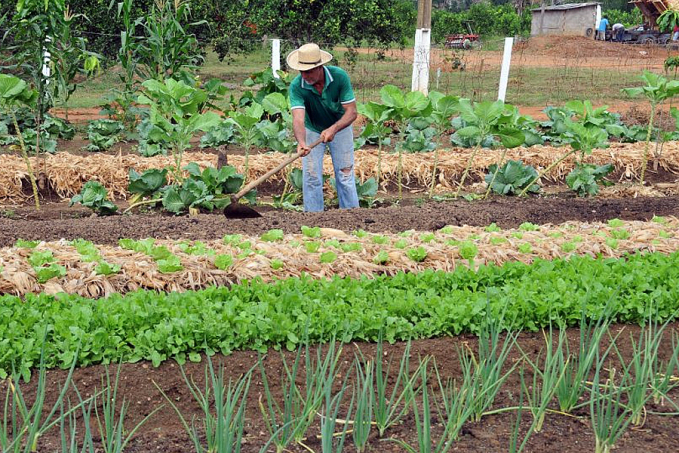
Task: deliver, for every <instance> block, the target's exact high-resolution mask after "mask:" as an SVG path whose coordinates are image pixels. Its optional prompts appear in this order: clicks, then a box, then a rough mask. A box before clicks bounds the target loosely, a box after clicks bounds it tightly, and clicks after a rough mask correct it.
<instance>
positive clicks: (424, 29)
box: [411, 0, 432, 95]
mask: <svg viewBox="0 0 679 453" xmlns="http://www.w3.org/2000/svg"><path fill="white" fill-rule="evenodd" d="M431 1H432V0H419V3H418V8H417V30H415V47H414V51H413V78H412V86H411V90H412V91H420V92H422V93H423V94H425V95H426V94H427V93H428V92H429V56H430V51H431Z"/></svg>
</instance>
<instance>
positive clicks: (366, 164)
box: [0, 142, 679, 202]
mask: <svg viewBox="0 0 679 453" xmlns="http://www.w3.org/2000/svg"><path fill="white" fill-rule="evenodd" d="M502 152H503V151H502V150H491V149H484V150H483V151H482V152H480V153H479V154H478V155H477V156H476V158H475V159H474V162H473V166H472V167H471V168H470V174H471V175H474V176H475V178H477V179H478V178H482V177H483V175H484V174H486V173H487V169H488V167H489V166H490V165H491V164H494V163H498V162H500V160H501V154H502ZM643 152H644V150H643V146H642V145H639V144H612V145H611V147H610V148H608V149H597V150H594V152H593V153H592V155H591V156H588V157H587V158H586V161H587V162H589V163H593V164H596V165H603V164H606V163H608V162H613V165H614V166H615V168H616V170H617V171H618V172H620V173H622V174H624V175H625V176H626V177H629V178H631V177H636V176H637V175H638V173H639V172H640V170H641V165H642V158H643ZM471 153H472V151H471V150H469V149H464V148H452V149H450V150H449V151H443V152H441V153H439V154H438V157H436V155H435V153H433V152H426V153H419V154H416V155H412V154H405V155H403V156H402V159H403V168H402V171H403V181H404V184H405V185H406V186H415V187H429V185H430V184H431V175H432V169H433V167H434V164H435V160H437V162H436V168H437V181H436V183H437V191H439V192H441V191H446V190H448V191H450V190H452V189H453V188H455V187H456V181H458V180H459V178H460V176H461V175H462V173H463V171H464V169H465V165H466V163H467V162H468V160H469V157H470V155H471ZM563 153H565V151H564V150H563V149H558V148H553V147H548V146H535V147H532V148H530V149H526V148H516V149H509V150H506V158H505V160H521V161H523V162H524V163H525V164H527V165H532V166H533V167H535V168H546V167H547V166H549V165H550V164H552V163H553V162H554V161H555V160H556V159H557V158H558V156H560V155H562V154H563ZM285 157H286V155H285V154H280V153H271V154H255V155H252V156H250V157H249V164H248V171H247V180H248V181H251V180H253V179H255V178H257V177H258V176H261V175H263V174H264V173H265V172H266V171H268V170H269V169H271V168H273V167H274V166H275V165H276V164H277V163H279V162H280V161H281V160H283V159H284V158H285ZM190 159H191V161H192V162H196V163H197V164H198V165H199V166H200V167H201V168H205V167H207V166H214V165H216V163H217V156H216V155H214V154H204V153H191V155H190ZM655 159H656V161H657V164H658V165H659V167H660V168H663V169H665V170H669V171H672V172H679V144H678V142H667V143H665V144H664V145H663V152H662V154H660V155H658V156H656V158H655ZM31 162H32V165H33V167H34V168H35V169H36V171H37V172H38V173H40V174H42V175H43V177H44V179H45V181H46V184H47V185H48V186H49V188H50V189H51V190H53V191H54V192H55V193H57V194H58V195H59V196H61V197H64V198H66V197H69V198H70V197H72V196H74V195H76V194H77V193H79V192H80V190H81V189H82V186H83V185H84V184H85V183H86V182H87V181H90V180H96V181H99V182H100V183H101V184H103V185H104V186H105V187H106V189H107V190H108V192H109V193H110V194H111V195H112V197H113V198H114V199H116V198H123V199H124V198H128V197H129V196H130V194H129V193H128V191H127V187H128V184H129V179H128V173H129V170H130V169H134V170H135V171H137V172H139V173H141V172H143V171H145V170H148V169H151V168H166V167H169V166H171V165H173V162H172V158H171V157H166V156H155V157H149V158H146V157H140V156H134V155H124V156H123V155H118V156H112V155H101V154H100V155H94V156H76V155H73V154H69V153H59V154H56V155H47V156H44V157H41V158H40V159H38V158H31ZM0 164H2V165H0V201H3V202H9V201H12V202H19V201H22V200H24V199H25V198H26V195H25V193H24V192H23V190H22V181H25V180H26V178H27V177H28V176H27V172H26V168H25V163H24V162H23V161H22V160H21V159H20V158H18V157H15V156H11V155H0ZM229 164H230V165H233V166H234V167H235V168H236V170H237V171H238V173H241V174H243V172H244V171H245V159H244V157H243V156H229ZM574 165H575V160H574V159H566V160H564V161H563V162H561V163H559V164H558V165H557V166H556V167H554V168H553V169H552V170H551V171H550V173H548V174H547V175H545V178H546V179H552V180H557V179H561V178H563V177H564V176H565V175H566V174H568V172H569V171H571V170H572V169H573V168H574ZM326 168H331V166H330V164H329V162H328V164H327V165H326ZM355 169H356V174H357V177H358V178H359V179H361V180H367V179H368V178H371V177H376V176H377V169H378V152H377V151H375V150H358V151H357V152H356V162H355ZM169 176H170V177H171V175H169ZM283 178H284V175H283V174H282V173H281V174H278V175H274V176H272V177H271V180H272V181H273V182H282V181H283ZM397 183H398V158H397V156H394V155H384V156H382V161H381V176H380V187H381V188H382V189H386V188H387V187H389V186H390V187H394V186H395V185H396V184H397Z"/></svg>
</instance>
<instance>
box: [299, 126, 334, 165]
mask: <svg viewBox="0 0 679 453" xmlns="http://www.w3.org/2000/svg"><path fill="white" fill-rule="evenodd" d="M336 133H337V129H335V126H330V127H329V128H327V129H326V130H324V131H323V132H321V136H320V139H321V142H322V143H328V142H331V141H332V140H333V139H334V138H335V134H336ZM297 152H298V153H300V155H301V156H302V157H304V156H307V155H309V153H310V152H311V148H309V147H308V146H307V144H306V142H298V143H297Z"/></svg>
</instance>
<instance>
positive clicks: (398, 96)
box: [380, 85, 432, 200]
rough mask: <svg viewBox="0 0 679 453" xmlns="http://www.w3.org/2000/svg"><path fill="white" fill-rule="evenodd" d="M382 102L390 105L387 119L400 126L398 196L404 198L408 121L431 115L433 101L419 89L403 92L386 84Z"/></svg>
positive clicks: (381, 95) (383, 88) (381, 93)
mask: <svg viewBox="0 0 679 453" xmlns="http://www.w3.org/2000/svg"><path fill="white" fill-rule="evenodd" d="M380 97H381V99H382V103H383V104H384V105H386V106H387V107H388V110H387V112H386V113H387V120H391V121H394V122H395V123H396V125H397V127H398V135H399V140H398V143H397V144H396V150H397V151H398V198H399V200H401V199H402V198H403V145H404V142H405V140H404V137H405V131H406V127H407V124H408V122H409V121H410V120H411V119H412V118H415V117H419V116H429V115H430V114H431V111H432V106H431V102H430V101H429V99H428V98H427V97H426V96H425V95H424V94H422V93H421V92H419V91H411V92H409V93H406V94H405V95H404V94H403V92H402V91H401V90H400V89H399V88H398V87H396V86H394V85H385V86H384V87H382V89H381V90H380Z"/></svg>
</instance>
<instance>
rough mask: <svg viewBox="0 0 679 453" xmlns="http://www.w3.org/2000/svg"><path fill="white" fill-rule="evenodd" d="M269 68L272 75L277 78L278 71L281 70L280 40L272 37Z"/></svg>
mask: <svg viewBox="0 0 679 453" xmlns="http://www.w3.org/2000/svg"><path fill="white" fill-rule="evenodd" d="M271 70H272V71H273V76H274V77H275V78H277V79H278V78H279V76H278V71H280V70H281V40H280V39H272V40H271Z"/></svg>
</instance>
